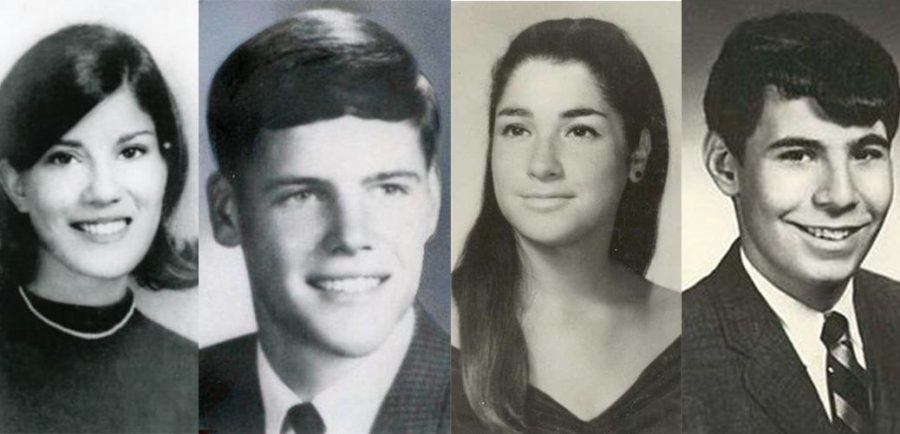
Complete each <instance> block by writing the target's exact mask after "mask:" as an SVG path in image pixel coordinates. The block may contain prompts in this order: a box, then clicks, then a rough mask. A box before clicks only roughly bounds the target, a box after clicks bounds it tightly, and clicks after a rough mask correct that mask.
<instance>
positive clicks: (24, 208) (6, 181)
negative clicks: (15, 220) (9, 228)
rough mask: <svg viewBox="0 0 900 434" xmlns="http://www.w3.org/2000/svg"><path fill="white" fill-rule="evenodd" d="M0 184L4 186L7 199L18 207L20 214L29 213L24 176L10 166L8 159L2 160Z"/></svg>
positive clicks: (0, 164)
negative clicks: (23, 182) (23, 181)
mask: <svg viewBox="0 0 900 434" xmlns="http://www.w3.org/2000/svg"><path fill="white" fill-rule="evenodd" d="M0 184H2V185H3V191H4V192H6V197H8V198H9V200H10V202H12V203H13V205H14V206H15V207H16V209H17V210H19V212H22V213H26V212H28V201H27V200H25V186H24V185H22V176H21V175H20V174H19V171H18V170H16V169H15V168H14V167H12V165H11V164H9V160H7V159H6V158H4V159H2V160H0Z"/></svg>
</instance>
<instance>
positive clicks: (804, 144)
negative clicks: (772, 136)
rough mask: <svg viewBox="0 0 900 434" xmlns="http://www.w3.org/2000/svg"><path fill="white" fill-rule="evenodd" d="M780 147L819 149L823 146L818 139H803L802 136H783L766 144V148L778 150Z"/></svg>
mask: <svg viewBox="0 0 900 434" xmlns="http://www.w3.org/2000/svg"><path fill="white" fill-rule="evenodd" d="M782 148H812V149H817V150H821V149H824V148H825V146H824V145H823V144H822V142H820V141H818V140H812V139H805V138H803V137H785V138H782V139H779V140H776V141H774V142H772V143H771V144H769V146H767V149H768V150H773V151H774V150H778V149H782Z"/></svg>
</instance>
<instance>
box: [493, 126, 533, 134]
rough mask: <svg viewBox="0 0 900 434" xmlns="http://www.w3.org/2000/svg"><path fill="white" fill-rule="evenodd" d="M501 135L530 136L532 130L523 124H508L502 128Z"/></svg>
mask: <svg viewBox="0 0 900 434" xmlns="http://www.w3.org/2000/svg"><path fill="white" fill-rule="evenodd" d="M500 135H502V136H504V137H523V136H530V135H531V132H530V131H528V130H527V129H525V127H523V126H521V125H515V124H513V125H507V126H505V127H503V129H502V130H500Z"/></svg>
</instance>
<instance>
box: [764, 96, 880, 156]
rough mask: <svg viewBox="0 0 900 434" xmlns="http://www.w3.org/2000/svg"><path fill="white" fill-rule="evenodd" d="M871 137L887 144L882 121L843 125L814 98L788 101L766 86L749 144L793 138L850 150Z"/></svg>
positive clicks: (788, 99) (765, 143) (789, 99)
mask: <svg viewBox="0 0 900 434" xmlns="http://www.w3.org/2000/svg"><path fill="white" fill-rule="evenodd" d="M873 134H874V135H876V136H878V137H881V138H883V139H884V140H885V141H886V140H887V130H886V128H885V126H884V123H883V122H882V121H880V120H878V121H876V122H875V123H874V124H872V125H845V124H842V123H839V122H837V121H836V120H834V119H832V118H831V117H830V116H828V114H827V113H825V110H824V109H823V108H822V106H821V105H820V104H819V103H818V102H817V101H816V100H815V99H814V98H812V97H807V96H803V97H798V98H787V97H785V96H783V95H782V94H781V93H780V92H779V91H778V90H777V89H775V88H774V87H773V86H769V87H768V88H767V89H766V93H765V99H764V105H763V109H762V113H761V114H760V118H759V122H758V123H757V126H756V130H755V131H754V133H753V134H752V135H751V136H750V138H749V140H748V143H753V144H755V145H757V146H760V145H761V146H766V145H769V144H771V143H772V142H775V141H778V140H780V139H784V138H788V137H793V138H798V139H804V140H809V141H815V142H819V143H821V144H822V145H824V146H848V147H849V146H851V145H853V144H854V143H856V142H857V141H859V140H860V139H862V138H863V137H866V136H870V135H873Z"/></svg>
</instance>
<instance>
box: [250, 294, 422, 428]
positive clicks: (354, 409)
mask: <svg viewBox="0 0 900 434" xmlns="http://www.w3.org/2000/svg"><path fill="white" fill-rule="evenodd" d="M414 328H415V312H414V309H410V310H409V313H408V314H407V315H406V316H404V318H403V319H401V320H400V322H399V323H398V324H397V327H396V328H395V329H394V332H393V333H392V334H391V336H390V337H388V339H387V341H385V343H384V345H382V346H381V348H379V349H378V350H376V351H375V352H374V353H372V354H371V355H370V356H366V357H365V359H364V360H363V363H362V364H361V365H360V366H358V367H356V368H355V369H354V370H353V371H352V372H350V374H348V375H347V376H345V377H343V378H341V379H340V380H338V381H337V382H336V383H334V384H332V385H330V386H328V388H327V389H325V390H323V391H322V392H320V393H319V394H318V395H316V396H315V397H314V398H313V399H312V404H313V405H314V406H315V407H316V410H317V411H318V412H319V415H320V416H321V417H322V420H323V421H324V422H325V430H326V432H327V433H328V434H345V433H346V434H351V433H353V434H356V433H366V432H370V431H371V430H372V425H373V424H374V423H375V418H376V417H377V416H378V410H379V408H381V403H382V401H384V398H385V396H387V393H388V390H389V389H390V387H391V384H392V383H393V381H394V377H395V376H396V375H397V372H398V371H399V370H400V365H401V364H402V363H403V359H404V357H405V356H406V352H407V350H408V349H409V345H410V343H411V342H412V335H413V329H414ZM256 363H257V367H258V371H259V374H258V375H259V386H260V393H261V395H262V403H263V412H264V413H265V423H266V434H294V430H293V429H291V428H290V427H285V430H284V431H282V426H283V425H284V419H285V417H286V416H287V413H288V411H289V410H290V409H291V407H293V406H294V405H297V404H302V403H303V402H304V400H302V399H300V397H298V396H297V395H296V394H295V393H294V392H293V391H292V390H291V389H290V387H288V386H287V385H286V384H284V382H283V381H281V378H280V377H279V376H278V374H277V373H276V372H275V370H274V369H273V368H272V365H271V364H270V363H269V360H268V358H267V357H266V355H265V352H264V351H263V349H262V346H261V345H257V350H256Z"/></svg>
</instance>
